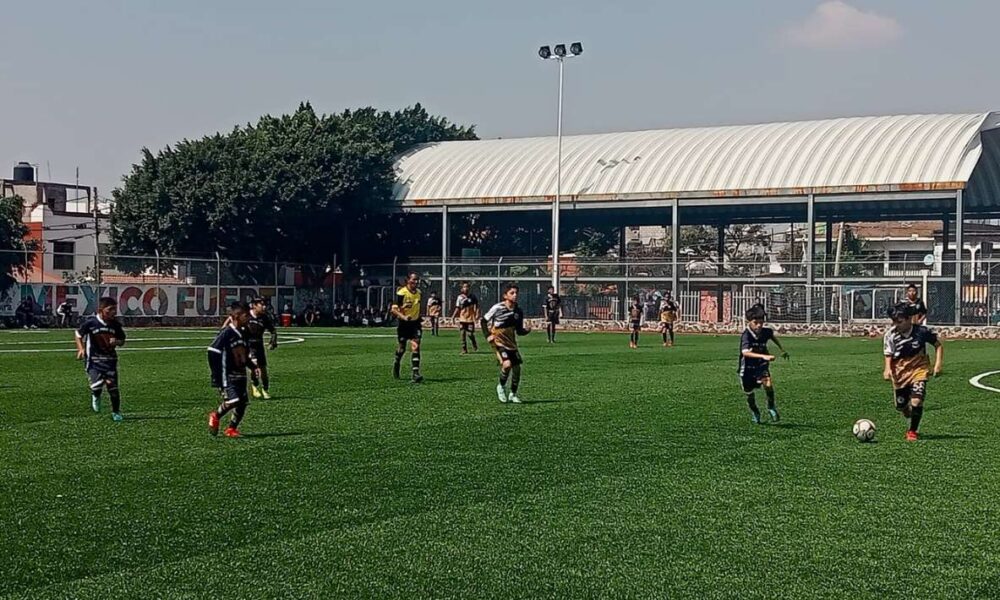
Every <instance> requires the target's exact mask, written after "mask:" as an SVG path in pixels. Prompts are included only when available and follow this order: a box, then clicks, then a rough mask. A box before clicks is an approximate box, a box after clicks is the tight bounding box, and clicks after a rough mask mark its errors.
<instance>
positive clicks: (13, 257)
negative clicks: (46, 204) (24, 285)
mask: <svg viewBox="0 0 1000 600" xmlns="http://www.w3.org/2000/svg"><path fill="white" fill-rule="evenodd" d="M23 210H24V200H22V199H21V197H20V196H11V197H8V198H0V292H5V291H6V290H7V289H8V288H10V286H12V285H14V283H16V282H17V276H18V275H24V274H25V273H26V272H27V271H28V270H29V269H30V268H31V265H32V263H33V262H34V253H33V251H34V250H35V244H33V243H32V242H31V241H26V240H25V239H24V236H26V235H28V228H27V227H26V226H25V225H24V221H23V220H22V212H23Z"/></svg>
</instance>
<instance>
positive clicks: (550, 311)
mask: <svg viewBox="0 0 1000 600" xmlns="http://www.w3.org/2000/svg"><path fill="white" fill-rule="evenodd" d="M542 314H543V315H545V333H546V335H548V339H549V343H550V344H554V343H556V325H558V324H559V319H560V318H562V298H560V297H559V294H558V293H556V288H555V287H553V286H551V285H550V286H549V291H548V293H547V294H545V303H544V304H542Z"/></svg>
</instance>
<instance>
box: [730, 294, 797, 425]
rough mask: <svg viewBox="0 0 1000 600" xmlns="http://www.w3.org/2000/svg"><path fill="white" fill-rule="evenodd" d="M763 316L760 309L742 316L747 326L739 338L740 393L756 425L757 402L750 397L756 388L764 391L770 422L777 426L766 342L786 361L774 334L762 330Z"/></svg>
mask: <svg viewBox="0 0 1000 600" xmlns="http://www.w3.org/2000/svg"><path fill="white" fill-rule="evenodd" d="M766 318H767V313H765V312H764V308H763V307H761V306H752V307H750V309H749V310H747V313H746V319H747V327H746V329H745V330H744V331H743V336H742V337H741V338H740V365H739V370H738V373H739V375H740V382H741V383H742V385H743V393H744V394H746V395H747V406H748V407H749V408H750V419H751V420H752V421H753V422H754V423H755V424H759V423H760V410H759V409H758V408H757V400H756V398H754V390H756V389H757V388H758V387H763V388H764V393H765V394H766V395H767V412H768V414H770V415H771V421H772V422H773V423H777V422H778V421H780V420H781V416H780V415H779V414H778V407H777V406H775V404H774V382H773V381H772V380H771V369H770V365H771V363H772V362H773V361H774V359H775V357H774V355H773V354H770V353H769V352H768V349H767V343H768V342H774V344H775V345H776V346H777V347H778V349H779V350H781V356H782V358H784V359H786V360H787V359H788V352H785V349H784V348H783V347H782V346H781V342H779V341H778V338H777V337H775V335H774V330H773V329H771V328H770V327H764V320H765V319H766Z"/></svg>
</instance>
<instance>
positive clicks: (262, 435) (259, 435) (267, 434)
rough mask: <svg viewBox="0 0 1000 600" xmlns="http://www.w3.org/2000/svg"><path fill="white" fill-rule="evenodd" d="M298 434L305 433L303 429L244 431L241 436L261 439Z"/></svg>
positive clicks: (295, 435)
mask: <svg viewBox="0 0 1000 600" xmlns="http://www.w3.org/2000/svg"><path fill="white" fill-rule="evenodd" d="M300 435H307V433H306V432H305V431H276V432H264V433H244V434H243V435H242V437H245V438H247V439H262V438H280V437H297V436H300Z"/></svg>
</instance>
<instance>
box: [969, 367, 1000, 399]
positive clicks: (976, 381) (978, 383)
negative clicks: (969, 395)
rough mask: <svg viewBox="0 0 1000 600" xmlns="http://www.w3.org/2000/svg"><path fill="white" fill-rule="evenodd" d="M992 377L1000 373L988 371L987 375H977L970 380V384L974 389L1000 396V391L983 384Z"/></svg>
mask: <svg viewBox="0 0 1000 600" xmlns="http://www.w3.org/2000/svg"><path fill="white" fill-rule="evenodd" d="M990 375H1000V371H988V372H986V373H980V374H979V375H976V376H975V377H973V378H972V379H970V380H969V383H970V384H971V385H972V387H977V388H979V389H981V390H986V391H988V392H996V393H998V394H1000V389H997V388H995V387H990V386H988V385H986V384H984V383H983V382H982V380H983V379H985V378H986V377H989V376H990Z"/></svg>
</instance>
